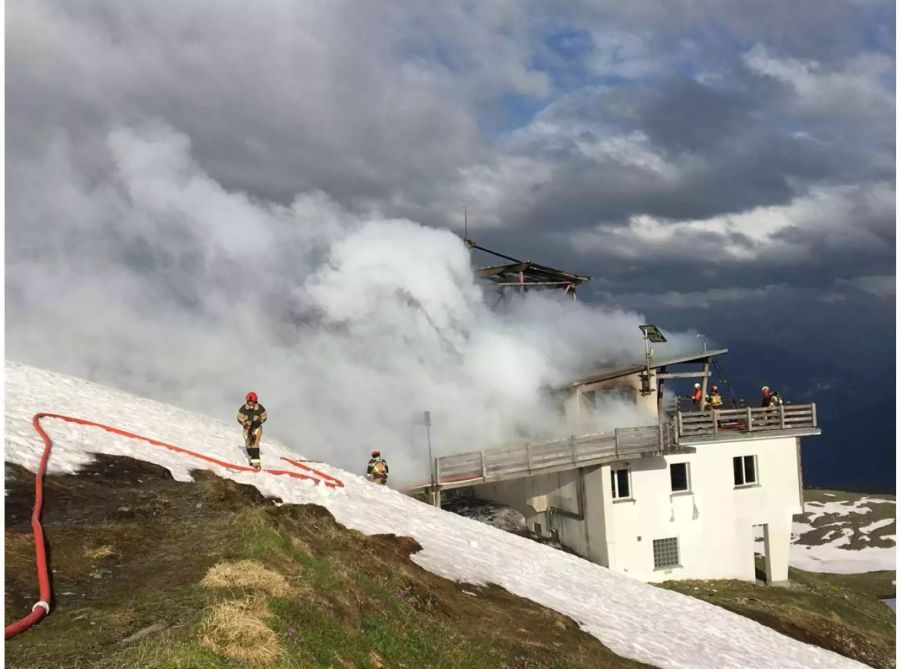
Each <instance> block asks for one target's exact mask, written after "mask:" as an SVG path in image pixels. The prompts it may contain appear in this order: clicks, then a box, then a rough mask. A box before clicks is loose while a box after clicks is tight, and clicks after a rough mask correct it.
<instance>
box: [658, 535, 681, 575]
mask: <svg viewBox="0 0 900 669" xmlns="http://www.w3.org/2000/svg"><path fill="white" fill-rule="evenodd" d="M677 566H679V563H678V537H670V538H668V539H654V540H653V568H654V569H664V568H666V567H677Z"/></svg>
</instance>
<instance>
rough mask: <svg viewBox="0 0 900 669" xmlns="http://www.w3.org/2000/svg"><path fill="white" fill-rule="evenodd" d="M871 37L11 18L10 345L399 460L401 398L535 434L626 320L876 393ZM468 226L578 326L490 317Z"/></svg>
mask: <svg viewBox="0 0 900 669" xmlns="http://www.w3.org/2000/svg"><path fill="white" fill-rule="evenodd" d="M894 26H895V17H894V6H893V4H891V3H889V2H872V1H870V0H853V1H852V2H848V1H846V0H840V1H837V0H835V1H829V0H815V1H813V0H797V1H796V2H791V3H781V2H775V1H769V0H763V1H761V2H759V3H754V4H753V6H752V9H750V8H748V7H746V6H744V5H740V4H739V3H723V2H719V1H715V0H673V1H672V2H667V3H664V5H662V6H661V5H660V4H659V3H656V2H645V1H643V0H632V1H630V2H627V3H613V2H608V3H596V2H571V3H566V4H565V5H564V6H562V7H560V6H558V5H554V6H550V5H548V4H547V3H539V2H511V1H505V0H497V1H485V2H463V3H424V4H423V3H411V2H397V1H386V2H379V3H364V2H333V3H307V2H296V3H286V2H276V1H274V0H269V1H265V2H256V3H238V2H224V3H223V2H209V1H205V2H204V1H200V0H196V1H194V2H190V3H183V2H182V3H177V2H131V3H119V2H102V1H93V2H80V3H74V4H73V3H64V2H53V1H51V0H35V1H33V2H24V1H21V0H19V1H14V2H10V3H7V6H6V59H7V60H6V84H7V86H6V257H5V262H6V286H5V300H6V346H7V357H9V358H12V359H16V360H22V361H24V362H29V363H33V364H37V365H41V366H44V367H47V368H50V369H56V370H59V371H64V372H69V373H75V374H79V375H83V376H86V377H88V378H92V379H96V380H98V381H104V382H111V381H113V380H115V381H117V382H118V384H119V386H120V387H124V388H126V389H129V390H132V391H135V392H141V393H143V394H145V395H148V396H151V397H155V398H157V399H168V400H173V401H175V402H177V403H179V404H182V405H183V406H185V407H189V408H193V409H197V410H203V411H207V412H211V413H212V414H213V415H217V416H225V415H230V414H231V413H232V412H233V410H236V408H237V404H238V403H239V401H240V397H241V396H242V395H243V393H244V392H245V391H246V390H248V389H249V388H248V386H253V387H254V388H255V389H256V390H258V391H260V394H261V400H262V401H263V403H264V404H265V403H266V401H267V399H269V403H270V405H271V406H273V408H276V409H277V413H278V414H279V415H280V416H281V417H282V419H283V422H282V427H281V428H279V427H277V425H273V427H272V429H275V430H278V429H281V430H282V433H280V436H285V435H286V433H287V432H288V431H290V432H292V433H297V432H298V431H302V433H303V434H304V435H306V436H307V437H308V438H309V439H311V440H314V441H316V442H317V443H318V442H323V440H324V441H328V442H333V441H334V440H336V439H338V437H336V436H335V434H336V433H337V432H341V437H340V439H343V440H350V441H352V442H353V443H354V444H360V446H359V447H360V448H363V450H365V448H366V446H365V445H366V444H371V445H378V446H385V445H389V444H390V443H391V442H392V441H396V440H397V439H399V438H400V437H399V435H400V433H401V432H402V431H403V430H406V431H407V432H409V433H410V434H415V435H416V436H410V437H408V439H407V441H409V442H410V443H411V444H412V443H413V442H415V443H416V444H419V443H420V442H421V435H419V434H418V433H417V432H416V430H417V429H418V428H416V427H408V426H409V425H415V420H413V419H411V418H410V415H411V414H417V413H420V412H421V411H422V410H425V409H430V410H432V411H434V412H436V414H437V418H438V423H439V424H442V425H443V434H444V446H445V447H446V448H448V449H449V448H455V447H456V445H458V444H461V443H465V444H466V445H468V442H469V441H471V440H472V439H473V438H476V437H477V436H478V435H485V434H487V435H490V440H493V441H495V442H497V441H502V440H503V439H505V438H509V437H511V436H514V435H515V434H521V433H524V432H527V431H528V430H529V429H532V428H533V427H534V425H535V424H536V422H544V423H547V422H548V421H550V417H549V415H548V413H547V411H546V407H542V408H541V409H540V410H538V409H537V406H538V404H539V403H540V400H539V399H538V396H537V395H538V394H537V389H538V388H539V387H542V386H545V385H547V384H549V385H553V384H555V383H558V382H559V381H560V380H561V379H564V378H565V377H566V375H568V374H571V373H573V372H574V371H575V370H577V369H583V368H584V367H585V366H591V365H592V364H595V363H596V362H597V361H598V360H613V359H619V358H623V357H628V356H630V355H634V354H639V352H640V344H641V342H640V340H639V339H637V340H635V339H633V336H634V334H635V333H637V327H636V326H637V324H639V323H641V322H644V321H646V320H654V321H656V322H657V323H658V324H659V325H660V326H661V327H662V328H663V329H664V330H666V331H667V332H669V333H672V334H673V345H672V350H676V349H679V350H681V349H684V348H686V347H688V342H689V341H693V343H694V344H696V342H697V340H696V338H695V334H696V333H697V332H698V331H699V332H701V333H703V334H705V335H706V336H707V337H708V338H709V339H710V340H711V341H714V342H716V343H719V344H723V345H728V342H729V340H747V341H751V342H755V343H762V344H766V345H773V346H782V347H785V348H790V349H793V350H795V351H797V350H800V351H802V352H803V353H804V355H808V356H809V357H810V358H811V359H814V360H828V361H830V362H833V363H836V364H841V365H845V366H847V367H848V368H853V369H854V370H855V371H857V372H862V373H863V375H864V376H865V375H869V378H878V379H879V380H881V381H884V382H885V383H890V384H891V385H892V383H893V374H894V341H895V335H894V319H895V186H894V184H895V159H894V155H895V135H894V133H895V92H894V82H895V61H894V52H895V30H894ZM463 207H467V208H468V212H469V214H468V216H469V226H470V227H469V231H470V235H471V236H472V237H474V239H475V240H476V241H477V242H478V243H480V244H482V245H483V246H486V247H488V248H492V249H497V250H500V251H502V252H504V253H506V254H508V255H512V256H515V257H519V258H527V259H531V260H534V261H536V262H540V263H542V264H549V265H554V266H558V267H561V268H563V269H566V270H569V271H573V272H578V273H582V274H588V275H590V276H591V277H592V281H591V282H590V283H589V284H587V285H586V286H583V287H582V288H581V289H580V291H579V298H580V302H579V305H578V306H577V307H572V308H571V309H567V310H564V309H562V308H561V307H560V305H559V304H558V303H556V302H553V301H552V300H545V301H541V300H532V301H530V302H529V304H528V305H519V306H516V307H514V308H512V310H511V313H504V314H499V315H498V314H496V313H493V312H492V311H491V310H490V309H489V304H492V302H493V300H487V299H486V298H485V294H484V292H483V289H482V288H481V287H479V286H477V285H476V284H475V283H474V282H473V281H472V280H471V277H470V276H469V274H468V272H467V269H466V268H467V267H468V263H469V257H468V254H467V252H466V251H465V247H464V246H462V245H461V243H460V242H459V240H458V239H457V237H456V236H458V235H460V234H461V233H462V225H463ZM484 260H485V261H488V260H490V259H484ZM475 262H476V263H478V262H481V259H477V258H476V259H475ZM691 338H693V339H691ZM679 347H680V348H679ZM573 351H576V352H575V353H573ZM510 389H514V390H510ZM461 395H467V396H468V398H467V399H466V398H461V397H460V396H461ZM232 404H233V405H234V406H233V407H232V406H231V405H232ZM226 407H227V408H226ZM348 407H350V408H352V411H350V413H352V414H353V416H354V418H353V420H352V421H351V423H352V425H350V426H349V427H348V425H347V420H348V419H347V415H348ZM536 416H539V417H540V419H541V421H537V420H536V418H535V417H536ZM511 425H512V426H514V427H513V428H510V427H509V426H511ZM373 426H374V427H373ZM402 426H407V427H402ZM436 429H437V428H436ZM439 432H440V431H439Z"/></svg>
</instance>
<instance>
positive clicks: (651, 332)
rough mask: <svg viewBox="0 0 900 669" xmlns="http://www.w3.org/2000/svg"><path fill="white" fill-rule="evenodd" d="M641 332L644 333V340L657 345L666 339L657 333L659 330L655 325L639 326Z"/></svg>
mask: <svg viewBox="0 0 900 669" xmlns="http://www.w3.org/2000/svg"><path fill="white" fill-rule="evenodd" d="M638 327H640V328H641V332H643V333H644V339H647V340H649V341H652V342H653V343H654V344H659V343H662V342H664V341H667V339H666V338H665V337H664V336H663V333H662V332H660V331H659V328H658V327H656V326H655V325H640V326H638Z"/></svg>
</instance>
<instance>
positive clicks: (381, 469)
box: [366, 449, 388, 485]
mask: <svg viewBox="0 0 900 669" xmlns="http://www.w3.org/2000/svg"><path fill="white" fill-rule="evenodd" d="M366 478H367V479H369V480H370V481H373V482H374V483H377V484H378V485H385V484H387V480H388V463H387V460H385V459H384V458H383V457H381V451H379V450H378V449H376V450H374V451H372V457H371V458H370V459H369V464H368V466H367V467H366Z"/></svg>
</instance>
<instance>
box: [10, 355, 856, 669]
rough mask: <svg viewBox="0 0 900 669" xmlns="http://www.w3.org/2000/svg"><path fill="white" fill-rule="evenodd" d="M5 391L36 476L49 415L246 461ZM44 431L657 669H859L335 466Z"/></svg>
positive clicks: (190, 421)
mask: <svg viewBox="0 0 900 669" xmlns="http://www.w3.org/2000/svg"><path fill="white" fill-rule="evenodd" d="M6 391H7V404H6V427H7V435H6V459H7V461H8V462H12V463H15V464H20V465H22V466H25V467H26V468H28V469H34V468H35V466H36V464H37V462H38V460H39V457H40V452H41V448H40V442H39V440H38V439H37V438H36V437H35V435H34V433H33V431H32V428H31V425H30V423H31V417H32V416H33V415H34V414H35V413H38V412H41V411H49V412H56V413H60V414H66V415H72V416H77V417H82V418H87V419H90V420H94V421H98V422H102V423H107V424H110V425H114V426H117V427H121V428H124V429H127V430H130V431H133V432H136V433H138V434H142V435H146V436H152V437H153V438H155V439H159V440H162V441H165V442H168V443H173V444H177V445H179V446H182V447H185V448H189V449H191V450H194V451H198V452H202V453H205V454H207V455H210V456H214V457H217V458H221V459H222V460H225V461H229V462H242V457H243V456H242V453H241V448H240V435H239V432H238V430H237V428H236V427H232V426H228V425H223V424H222V423H220V422H219V421H215V420H212V419H209V418H205V417H203V416H197V415H194V414H190V413H189V412H186V411H183V410H180V409H177V408H174V407H169V406H166V405H163V404H160V403H158V402H152V401H149V400H144V399H139V398H134V397H131V396H128V395H126V394H124V393H120V392H117V391H114V390H111V389H108V388H104V387H101V386H98V385H95V384H91V383H87V382H84V381H81V380H78V379H72V378H67V377H62V376H59V375H56V374H53V373H50V372H46V371H42V370H37V369H34V368H30V367H27V366H24V365H20V364H17V363H10V362H7V365H6ZM272 419H273V420H277V417H273V418H272ZM47 429H48V430H49V431H50V433H51V436H52V438H53V440H54V443H55V447H54V453H53V456H52V457H51V459H50V471H51V472H54V471H55V472H57V473H65V472H72V471H75V470H76V469H77V468H78V467H80V466H83V465H85V464H87V463H89V462H90V461H91V459H92V456H91V455H90V453H91V452H100V453H108V454H113V455H121V456H130V457H134V458H137V459H141V460H147V461H150V462H155V463H157V464H159V465H161V466H163V467H165V468H167V469H169V470H170V471H171V472H172V475H173V476H174V477H175V478H176V480H181V481H189V480H192V478H191V473H190V472H191V470H192V469H195V468H198V467H203V468H208V469H210V470H212V471H213V472H214V473H215V474H218V475H220V476H223V477H225V478H230V479H233V480H235V481H237V482H239V483H245V484H250V485H253V486H254V487H256V488H257V489H259V490H260V492H262V493H263V494H264V495H266V496H270V497H278V498H280V499H281V500H283V501H284V502H287V503H292V504H319V505H321V506H324V507H325V508H326V509H328V510H329V511H330V512H331V514H333V516H334V517H335V519H336V520H337V521H338V522H339V523H341V524H343V525H345V526H346V527H348V528H352V529H356V530H359V531H361V532H363V533H364V534H368V535H372V534H385V533H390V534H395V535H398V536H407V537H412V538H413V539H415V540H416V541H417V542H418V543H419V544H420V545H421V546H422V550H421V551H419V552H417V553H415V554H414V555H413V556H412V560H413V561H414V562H415V563H416V564H418V565H419V566H421V567H423V568H424V569H426V570H428V571H430V572H432V573H434V574H437V575H439V576H442V577H445V578H448V579H451V580H456V581H462V582H466V583H470V584H474V585H477V586H488V585H489V584H496V585H498V586H500V587H502V588H505V589H506V590H508V591H509V592H511V593H513V594H516V595H519V596H522V597H525V598H528V599H531V600H532V601H535V602H537V603H539V604H541V605H543V606H546V607H548V608H551V609H554V610H556V611H558V612H560V613H562V614H564V615H566V616H569V617H571V618H572V619H574V620H575V621H576V622H577V623H578V624H579V625H580V626H581V627H582V629H583V630H585V631H586V632H588V633H590V634H592V635H593V636H595V637H596V638H597V639H598V640H600V641H601V642H602V643H603V644H604V645H606V646H607V647H608V648H610V649H611V650H612V651H613V652H614V653H616V654H617V655H620V656H622V657H626V658H632V659H635V660H638V661H641V662H646V663H649V664H653V665H656V666H661V667H692V668H698V669H703V668H705V667H710V668H715V669H719V668H720V667H735V668H738V667H740V668H744V667H748V666H759V667H771V666H778V667H785V668H794V667H796V668H797V669H800V668H802V669H808V668H811V667H845V666H846V667H849V666H860V665H859V664H858V663H855V662H853V661H851V660H848V659H846V658H843V657H841V656H838V655H836V654H834V653H831V652H828V651H825V650H822V649H820V648H816V647H813V646H809V645H807V644H804V643H801V642H798V641H795V640H793V639H789V638H787V637H785V636H782V635H780V634H778V633H776V632H774V631H772V630H770V629H767V628H765V627H763V626H761V625H759V624H757V623H755V622H752V621H750V620H748V619H746V618H742V617H741V616H738V615H735V614H732V613H729V612H728V611H725V610H723V609H720V608H717V607H714V606H711V605H709V604H706V603H704V602H702V601H699V600H696V599H692V598H689V597H684V596H682V595H679V594H677V593H674V592H668V591H666V590H663V589H660V588H655V587H653V586H650V585H647V584H644V583H640V582H637V581H634V580H632V579H630V578H628V577H626V576H623V575H620V574H616V573H614V572H611V571H609V570H607V569H605V568H603V567H600V566H598V565H595V564H592V563H589V562H586V561H584V560H582V559H580V558H577V557H575V556H572V555H568V554H565V553H561V552H560V551H557V550H555V549H553V548H551V547H548V546H543V545H540V544H536V543H534V542H531V541H529V540H527V539H524V538H521V537H516V536H514V535H510V534H508V533H505V532H503V531H501V530H497V529H495V528H491V527H487V526H484V525H482V524H479V523H477V522H475V521H471V520H469V519H466V518H462V517H459V516H456V515H454V514H450V513H447V512H443V511H440V510H438V509H435V508H432V507H429V506H426V505H424V504H421V503H419V502H416V501H415V500H412V499H410V498H408V497H406V496H405V495H403V494H401V493H399V492H396V491H393V490H390V489H389V488H383V487H379V486H374V485H372V484H370V483H368V482H366V481H365V480H364V479H362V478H361V477H359V476H355V475H353V474H349V473H347V472H343V471H340V470H338V469H334V468H331V467H328V466H323V467H322V469H323V471H325V472H327V473H328V474H330V475H333V476H336V477H338V478H340V479H341V480H343V481H344V484H345V487H344V488H342V489H338V490H329V489H328V488H326V487H325V486H316V485H314V484H312V483H304V482H298V481H296V480H294V479H289V478H287V477H284V476H276V475H273V474H270V473H266V472H263V473H261V474H255V473H245V472H241V473H234V472H232V471H230V470H228V469H225V468H223V467H220V466H218V465H208V466H207V465H206V464H202V465H201V464H199V463H198V462H197V461H196V460H194V461H191V460H190V459H189V458H187V457H186V456H183V455H180V454H176V453H172V452H169V451H165V450H162V449H160V448H158V447H154V446H152V445H150V444H146V443H144V442H140V441H135V440H133V439H128V438H124V437H121V436H118V435H114V434H111V433H108V432H104V431H101V430H98V429H97V428H91V427H84V426H73V425H70V424H67V423H63V422H59V421H56V420H52V419H51V420H49V421H48V427H47ZM298 441H302V435H298ZM281 455H289V456H293V457H298V454H297V453H293V452H291V451H289V450H288V449H287V448H286V447H285V446H284V445H282V444H278V443H274V442H271V441H268V440H265V439H264V442H263V466H264V468H271V467H272V465H273V463H274V462H277V458H278V457H279V456H281Z"/></svg>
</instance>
